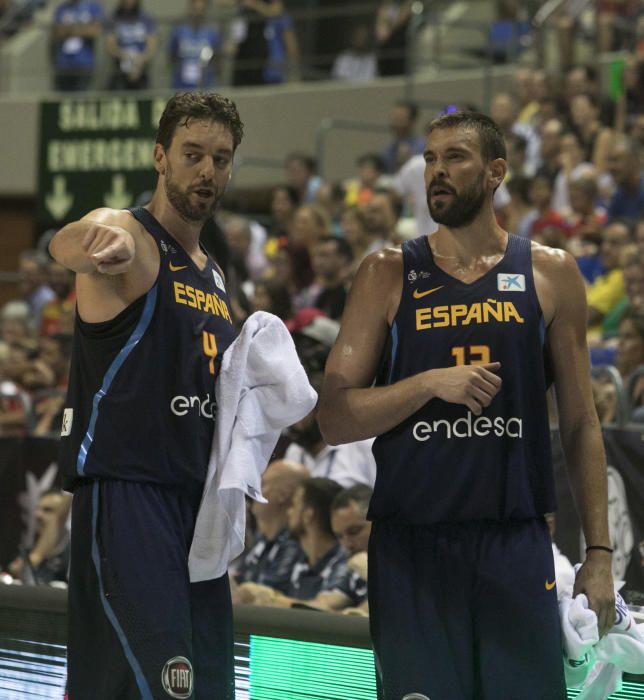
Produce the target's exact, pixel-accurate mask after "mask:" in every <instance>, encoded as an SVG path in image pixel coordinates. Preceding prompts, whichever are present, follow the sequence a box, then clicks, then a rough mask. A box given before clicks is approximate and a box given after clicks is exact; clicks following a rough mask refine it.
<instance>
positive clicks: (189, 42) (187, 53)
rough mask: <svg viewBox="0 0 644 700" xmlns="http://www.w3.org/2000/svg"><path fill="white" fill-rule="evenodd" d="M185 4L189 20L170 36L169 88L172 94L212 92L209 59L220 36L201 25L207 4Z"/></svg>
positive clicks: (200, 0)
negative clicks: (184, 91) (171, 87)
mask: <svg viewBox="0 0 644 700" xmlns="http://www.w3.org/2000/svg"><path fill="white" fill-rule="evenodd" d="M188 4H189V10H188V12H189V20H188V21H187V22H186V23H185V24H182V25H180V26H178V27H175V28H174V30H173V31H172V34H171V36H170V57H171V59H172V64H173V66H174V77H173V82H172V86H173V87H174V88H175V89H176V90H196V89H197V88H200V89H203V88H214V87H215V85H216V81H215V74H214V70H213V57H214V56H215V54H216V53H217V52H218V51H219V49H220V47H221V35H220V34H219V31H218V30H217V29H216V28H215V27H212V26H207V25H206V23H205V20H206V10H207V7H208V0H189V3H188Z"/></svg>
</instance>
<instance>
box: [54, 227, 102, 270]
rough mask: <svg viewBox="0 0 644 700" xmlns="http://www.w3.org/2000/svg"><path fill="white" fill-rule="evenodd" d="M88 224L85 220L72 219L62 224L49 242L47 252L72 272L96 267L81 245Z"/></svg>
mask: <svg viewBox="0 0 644 700" xmlns="http://www.w3.org/2000/svg"><path fill="white" fill-rule="evenodd" d="M89 226H90V223H89V222H87V221H74V222H72V223H71V224H67V226H63V228H61V229H60V231H58V233H56V235H55V236H54V237H53V238H52V239H51V241H50V243H49V253H50V254H51V256H52V257H53V258H54V260H56V261H57V262H59V263H60V264H61V265H64V266H65V267H67V268H69V269H70V270H73V271H74V272H93V271H94V270H95V269H96V267H95V265H94V263H93V262H92V261H91V259H90V258H89V257H88V255H87V250H86V249H85V248H84V247H83V238H84V237H85V234H86V233H87V231H88V229H89Z"/></svg>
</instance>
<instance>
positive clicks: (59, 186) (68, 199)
mask: <svg viewBox="0 0 644 700" xmlns="http://www.w3.org/2000/svg"><path fill="white" fill-rule="evenodd" d="M73 202H74V195H73V194H69V193H68V192H67V180H66V179H65V176H64V175H55V176H54V180H53V187H52V191H51V192H50V193H49V194H48V195H46V196H45V207H46V208H47V210H48V211H49V213H50V214H51V215H52V216H53V217H54V219H56V221H60V220H61V219H62V218H64V216H65V214H67V212H68V211H69V210H70V209H71V207H72V204H73Z"/></svg>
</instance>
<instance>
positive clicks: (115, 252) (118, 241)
mask: <svg viewBox="0 0 644 700" xmlns="http://www.w3.org/2000/svg"><path fill="white" fill-rule="evenodd" d="M82 245H83V250H85V253H86V255H87V257H88V258H89V260H91V262H92V263H93V265H94V267H95V268H96V270H97V271H98V272H101V273H103V274H106V275H119V274H121V273H122V272H125V271H126V270H127V269H128V268H129V267H130V265H131V264H132V261H133V260H134V252H135V245H134V239H133V238H132V234H131V233H130V232H129V231H126V230H125V229H124V228H121V227H120V226H106V225H105V224H92V225H91V226H90V227H89V229H88V231H87V233H86V234H85V236H84V237H83V243H82Z"/></svg>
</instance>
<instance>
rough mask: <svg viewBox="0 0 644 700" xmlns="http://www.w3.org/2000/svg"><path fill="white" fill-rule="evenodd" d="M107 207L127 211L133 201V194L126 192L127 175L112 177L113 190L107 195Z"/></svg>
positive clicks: (105, 199)
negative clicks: (126, 208)
mask: <svg viewBox="0 0 644 700" xmlns="http://www.w3.org/2000/svg"><path fill="white" fill-rule="evenodd" d="M104 201H105V206H108V207H109V208H110V209H125V207H127V206H128V204H129V203H130V202H131V201H132V193H131V192H127V191H126V190H125V175H114V176H113V177H112V190H111V192H107V193H106V194H105V198H104Z"/></svg>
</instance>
